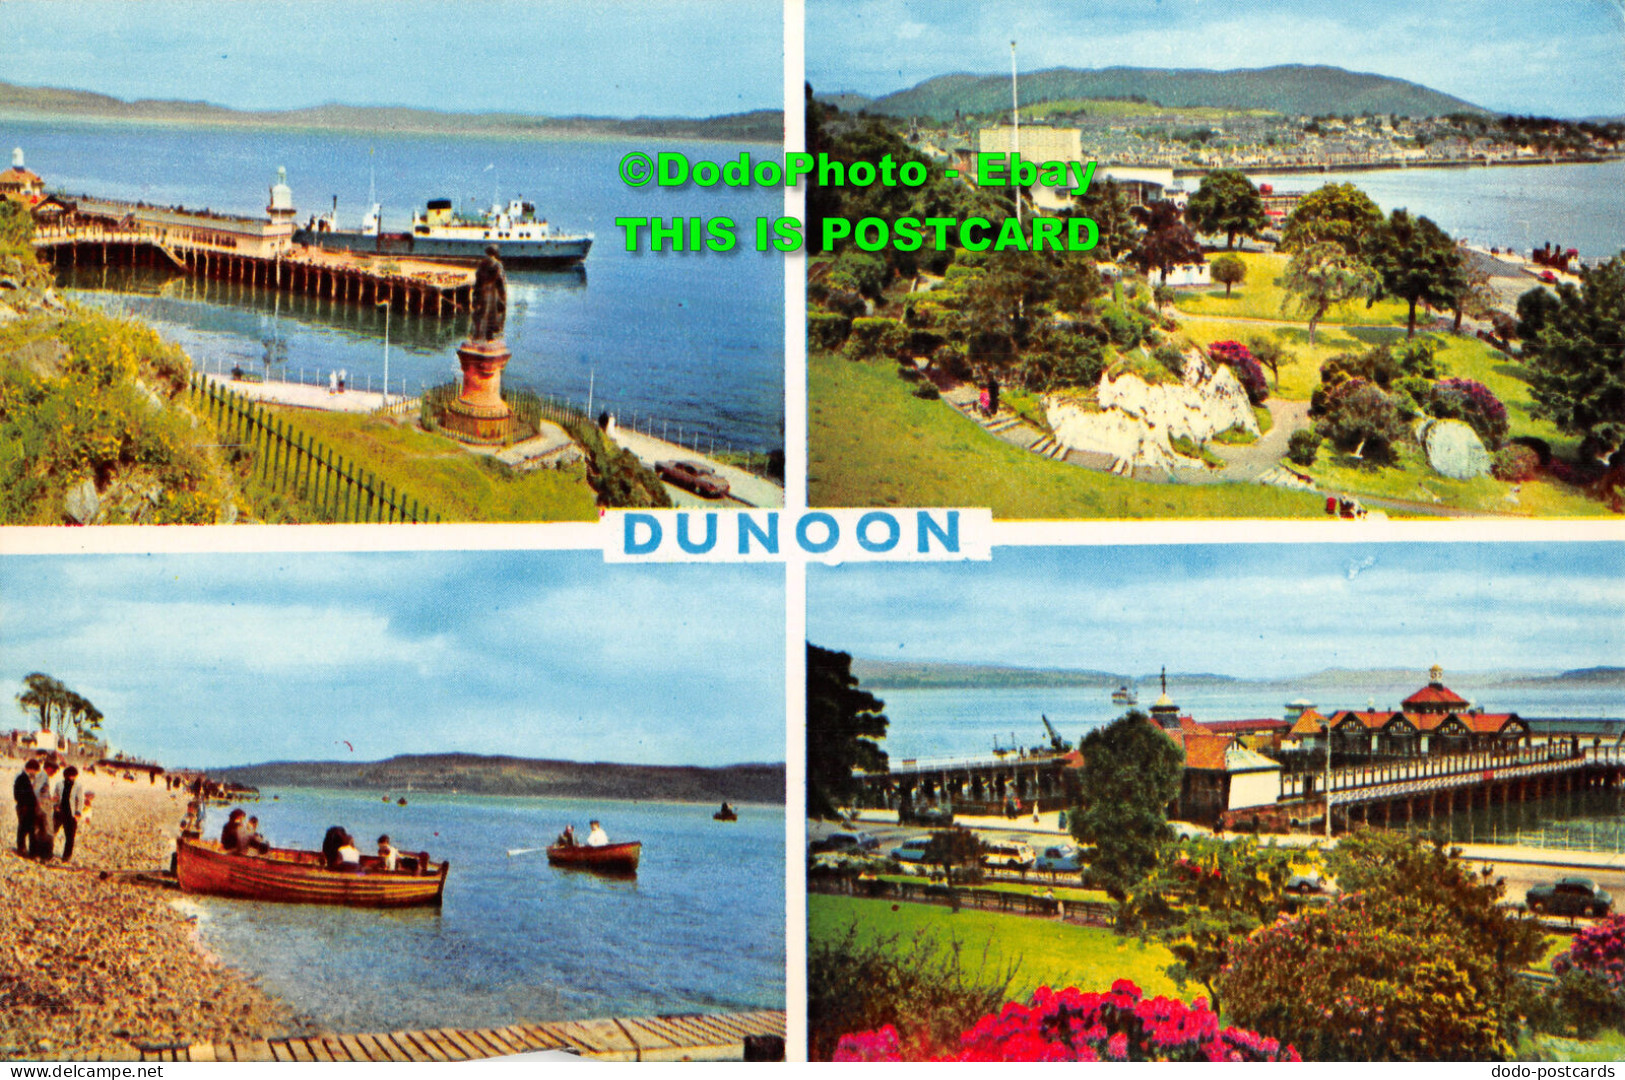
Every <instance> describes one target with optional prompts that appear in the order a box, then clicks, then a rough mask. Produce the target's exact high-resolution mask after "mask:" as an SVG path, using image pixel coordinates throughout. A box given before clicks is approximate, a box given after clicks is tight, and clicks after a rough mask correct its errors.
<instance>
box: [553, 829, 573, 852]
mask: <svg viewBox="0 0 1625 1080" xmlns="http://www.w3.org/2000/svg"><path fill="white" fill-rule="evenodd" d="M553 842H554V843H555V844H558V845H559V846H560V847H575V846H576V827H575V826H574V825H566V826H565V827H564V831H563V832H561V833H559V838H558V839H557V840H555V841H553Z"/></svg>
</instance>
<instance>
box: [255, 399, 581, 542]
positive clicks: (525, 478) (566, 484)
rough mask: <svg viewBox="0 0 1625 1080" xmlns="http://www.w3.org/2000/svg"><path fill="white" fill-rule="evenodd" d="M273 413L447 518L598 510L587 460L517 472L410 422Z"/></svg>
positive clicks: (560, 517)
mask: <svg viewBox="0 0 1625 1080" xmlns="http://www.w3.org/2000/svg"><path fill="white" fill-rule="evenodd" d="M270 411H271V412H273V413H275V414H276V415H277V416H279V417H281V418H282V420H283V421H284V422H285V423H292V424H293V425H294V426H296V427H297V428H299V429H300V430H302V431H304V432H305V434H306V435H311V436H314V437H315V438H316V439H318V440H319V441H321V442H323V443H326V444H327V446H328V447H329V448H330V449H332V450H333V451H334V452H335V453H337V454H340V455H342V456H343V457H344V459H345V461H346V462H354V463H355V464H356V465H358V466H359V467H360V468H363V469H366V470H367V471H369V472H371V473H373V474H374V475H375V476H377V477H378V478H379V479H380V480H383V481H384V482H385V483H387V484H389V485H391V486H392V487H395V488H398V489H399V490H400V491H401V492H403V493H405V494H406V495H408V496H410V497H412V498H415V499H417V500H419V501H420V502H422V503H423V504H425V505H426V506H428V507H430V508H431V509H433V510H434V511H436V512H437V513H439V514H440V515H441V517H442V518H444V519H445V520H446V521H592V520H594V519H595V518H597V516H598V510H597V504H596V498H595V496H594V494H593V490H592V487H591V486H590V485H589V484H588V483H587V475H586V467H585V466H584V465H576V466H572V467H570V468H568V469H561V470H553V469H538V470H536V471H534V472H525V473H520V472H515V471H512V470H510V469H508V468H507V467H506V466H504V465H502V464H501V463H500V462H497V461H495V460H492V459H490V458H487V457H485V456H483V455H477V454H471V453H469V452H468V451H467V450H464V449H463V448H462V447H461V446H459V445H458V444H457V443H455V442H453V441H452V440H450V439H448V438H446V437H444V436H441V435H433V434H430V433H428V432H425V431H422V430H419V429H418V428H417V427H415V426H413V425H411V424H408V423H401V422H396V421H390V420H383V419H380V418H378V417H374V416H356V415H353V414H349V413H336V412H321V411H317V410H314V409H294V408H277V407H273V408H272V409H271V410H270Z"/></svg>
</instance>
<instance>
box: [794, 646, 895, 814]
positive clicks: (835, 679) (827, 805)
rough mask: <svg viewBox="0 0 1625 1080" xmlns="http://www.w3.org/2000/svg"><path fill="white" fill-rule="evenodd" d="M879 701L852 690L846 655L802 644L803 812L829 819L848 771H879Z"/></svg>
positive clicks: (882, 723) (882, 727)
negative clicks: (804, 684)
mask: <svg viewBox="0 0 1625 1080" xmlns="http://www.w3.org/2000/svg"><path fill="white" fill-rule="evenodd" d="M883 708H885V703H884V702H882V701H881V700H880V699H879V698H877V697H875V696H874V695H873V694H871V693H869V692H868V691H866V690H860V689H858V680H857V679H855V678H854V677H853V676H852V657H851V656H850V655H849V654H847V653H843V652H832V651H830V650H828V649H820V648H819V647H818V646H816V645H814V644H812V643H811V642H808V643H807V814H808V816H809V817H833V816H835V806H836V802H837V801H838V800H841V799H844V798H847V797H849V796H850V795H851V793H852V791H853V783H852V771H853V770H854V769H862V770H864V771H865V772H885V771H886V752H885V751H884V750H882V749H881V748H880V747H879V746H878V745H876V740H877V739H884V738H885V737H886V723H887V721H886V716H885V714H884V713H883V712H881V709H883Z"/></svg>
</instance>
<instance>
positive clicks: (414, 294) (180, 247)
mask: <svg viewBox="0 0 1625 1080" xmlns="http://www.w3.org/2000/svg"><path fill="white" fill-rule="evenodd" d="M224 242H225V241H223V240H222V239H221V238H219V237H218V236H217V235H216V234H204V235H203V236H202V237H201V238H200V237H182V236H178V235H177V234H176V232H175V231H174V230H169V229H164V228H160V227H159V226H158V225H156V224H151V223H147V222H144V221H142V220H140V219H139V218H137V217H130V218H126V219H121V220H120V221H116V222H106V221H100V220H93V221H86V222H65V223H62V224H55V225H42V226H38V227H36V229H35V231H34V250H35V251H36V252H37V253H38V254H39V256H40V257H41V258H42V259H44V260H47V261H49V262H50V263H51V264H52V265H53V266H56V267H59V268H60V267H65V266H66V267H72V266H109V265H115V264H117V265H132V266H141V265H147V266H159V267H168V268H170V269H173V270H178V271H180V272H181V273H185V274H191V275H196V276H198V277H210V278H218V279H220V280H222V281H236V282H242V283H244V284H248V285H255V286H259V287H261V288H269V289H282V290H284V291H286V292H294V293H304V294H306V295H309V296H316V297H322V298H325V299H330V300H336V301H342V302H348V303H353V304H357V305H365V304H388V305H390V307H392V308H393V309H395V310H396V311H400V312H403V313H405V314H408V315H423V316H433V317H437V318H438V317H445V316H448V315H455V314H456V313H458V312H460V311H467V310H469V308H470V306H471V304H472V298H473V291H474V271H473V269H472V268H471V267H463V266H458V265H451V264H446V263H430V262H425V261H423V260H414V259H412V258H410V257H409V256H403V257H393V256H380V255H366V254H360V253H354V252H339V251H328V250H325V249H321V248H311V247H302V246H297V245H295V246H293V247H292V248H291V250H289V251H287V252H285V253H282V252H279V253H277V254H275V255H267V254H248V253H245V252H242V251H237V250H232V249H231V248H229V247H222V246H220V245H221V244H222V243H224Z"/></svg>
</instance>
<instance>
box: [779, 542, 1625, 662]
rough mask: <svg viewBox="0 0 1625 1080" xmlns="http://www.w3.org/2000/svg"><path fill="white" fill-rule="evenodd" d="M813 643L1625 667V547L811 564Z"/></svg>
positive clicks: (887, 651)
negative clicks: (899, 563) (913, 563)
mask: <svg viewBox="0 0 1625 1080" xmlns="http://www.w3.org/2000/svg"><path fill="white" fill-rule="evenodd" d="M807 578H808V585H807V587H808V595H807V638H808V640H809V641H811V642H813V643H814V644H817V645H821V646H824V647H825V648H830V649H838V650H841V651H844V652H849V653H852V654H853V655H855V656H862V657H867V658H870V659H880V660H910V661H923V660H937V661H952V662H960V663H992V664H1009V665H1015V666H1022V667H1055V668H1075V669H1083V670H1097V671H1129V672H1137V673H1144V672H1153V671H1156V670H1157V669H1158V668H1159V667H1161V666H1162V665H1164V664H1166V665H1167V666H1168V670H1169V671H1170V672H1211V673H1214V674H1220V675H1232V676H1236V677H1241V678H1247V677H1258V678H1277V677H1282V676H1290V675H1304V674H1311V673H1313V672H1317V671H1320V670H1323V669H1325V668H1336V667H1340V668H1411V669H1414V670H1416V671H1419V672H1420V671H1423V670H1425V669H1426V668H1427V667H1428V666H1430V665H1431V664H1434V663H1439V664H1442V665H1443V666H1444V667H1445V669H1446V670H1453V671H1487V670H1494V669H1507V668H1514V669H1544V668H1556V669H1570V668H1581V667H1592V666H1599V665H1607V666H1621V665H1625V618H1622V613H1625V545H1621V544H1618V543H1613V544H1581V543H1565V544H1556V543H1549V544H1511V543H1503V544H1473V543H1455V544H1428V543H1407V544H1257V545H1248V544H1234V545H1189V546H1183V547H1161V546H1147V547H1072V548H1007V547H1006V548H995V549H994V552H993V559H992V561H991V562H988V563H971V564H959V565H948V564H939V563H931V564H915V565H898V564H893V565H884V564H867V565H854V566H849V567H842V568H836V569H830V568H827V567H821V566H812V567H809V568H808V571H807Z"/></svg>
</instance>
